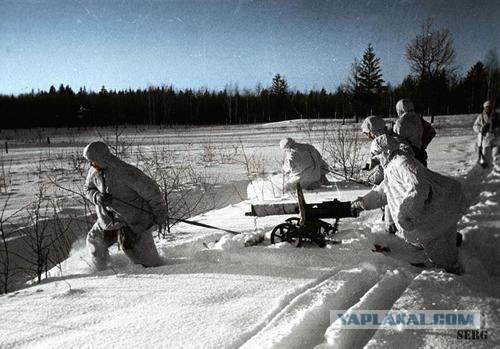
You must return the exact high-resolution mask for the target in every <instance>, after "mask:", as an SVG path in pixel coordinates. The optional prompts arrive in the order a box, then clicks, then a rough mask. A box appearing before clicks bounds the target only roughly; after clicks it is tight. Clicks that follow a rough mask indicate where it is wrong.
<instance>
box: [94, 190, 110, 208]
mask: <svg viewBox="0 0 500 349" xmlns="http://www.w3.org/2000/svg"><path fill="white" fill-rule="evenodd" d="M112 201H113V197H112V196H111V194H110V193H98V194H97V203H98V204H99V205H101V206H109V205H110V204H111V202H112Z"/></svg>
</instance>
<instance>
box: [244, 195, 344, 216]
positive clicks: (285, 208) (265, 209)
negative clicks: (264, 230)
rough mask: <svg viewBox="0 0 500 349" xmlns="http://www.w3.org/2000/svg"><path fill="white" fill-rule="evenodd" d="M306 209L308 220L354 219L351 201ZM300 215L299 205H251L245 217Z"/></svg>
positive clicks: (323, 203)
mask: <svg viewBox="0 0 500 349" xmlns="http://www.w3.org/2000/svg"><path fill="white" fill-rule="evenodd" d="M305 209H306V217H307V219H318V218H345V217H354V216H353V214H352V212H351V202H350V201H339V200H337V199H335V200H333V201H325V202H322V203H318V204H306V205H305ZM298 213H299V205H297V204H294V203H284V204H261V205H251V210H250V212H247V213H245V215H246V216H256V217H266V216H275V215H288V214H298Z"/></svg>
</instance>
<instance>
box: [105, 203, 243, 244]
mask: <svg viewBox="0 0 500 349" xmlns="http://www.w3.org/2000/svg"><path fill="white" fill-rule="evenodd" d="M113 200H116V201H119V202H121V203H123V204H125V205H128V206H130V207H133V208H135V209H136V210H140V211H143V212H146V213H150V214H151V213H152V212H149V211H148V210H145V209H143V208H141V207H137V206H135V205H132V204H131V203H128V202H126V201H123V200H121V199H119V198H117V197H113ZM167 219H169V220H172V221H177V222H182V223H186V224H190V225H194V226H197V227H203V228H207V229H214V230H220V231H223V232H226V233H230V234H234V235H238V234H242V232H237V231H234V230H229V229H224V228H219V227H215V226H213V225H210V224H205V223H200V222H195V221H190V220H187V219H182V218H175V217H167Z"/></svg>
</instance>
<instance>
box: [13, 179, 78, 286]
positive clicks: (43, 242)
mask: <svg viewBox="0 0 500 349" xmlns="http://www.w3.org/2000/svg"><path fill="white" fill-rule="evenodd" d="M26 211H27V217H28V218H27V229H25V230H24V232H23V234H22V235H21V238H22V241H23V242H24V245H25V247H26V250H25V253H26V257H25V261H26V265H25V267H24V273H25V274H27V275H29V276H30V277H31V276H33V277H35V278H36V280H37V282H41V281H42V276H43V275H44V274H45V276H47V273H48V270H49V269H50V268H51V267H53V266H54V265H56V264H58V263H60V262H61V261H62V260H63V259H64V258H65V257H66V256H67V255H68V253H69V251H70V249H71V241H70V240H68V234H67V233H68V230H69V227H70V225H69V221H63V220H62V219H60V217H59V214H58V210H57V206H56V205H55V203H54V200H53V199H51V198H50V197H48V196H47V195H46V186H45V185H40V186H39V188H38V193H37V194H36V195H35V198H34V200H33V201H32V202H31V204H30V205H29V206H28V207H27V209H26Z"/></svg>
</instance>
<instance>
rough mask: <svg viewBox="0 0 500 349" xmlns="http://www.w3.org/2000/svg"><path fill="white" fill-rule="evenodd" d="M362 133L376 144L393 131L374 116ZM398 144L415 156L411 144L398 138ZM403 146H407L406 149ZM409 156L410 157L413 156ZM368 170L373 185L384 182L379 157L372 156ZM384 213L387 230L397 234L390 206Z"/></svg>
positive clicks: (370, 117) (369, 119) (370, 118)
mask: <svg viewBox="0 0 500 349" xmlns="http://www.w3.org/2000/svg"><path fill="white" fill-rule="evenodd" d="M361 131H362V132H363V133H364V134H365V135H366V136H367V137H368V138H369V139H371V140H372V142H374V139H375V138H377V137H379V136H382V135H392V131H390V130H388V129H387V126H386V125H385V121H384V119H382V118H380V117H378V116H375V115H372V116H368V117H367V118H366V119H365V120H363V123H362V124H361ZM394 138H395V139H396V140H397V141H398V142H400V143H402V149H405V151H406V152H408V153H411V154H413V152H412V151H411V149H410V146H409V144H408V143H407V142H406V141H404V140H402V139H399V138H397V137H394ZM403 145H406V147H404V146H403ZM411 154H408V155H411ZM366 169H367V170H369V174H368V182H369V183H370V184H372V185H379V184H380V183H382V181H383V180H384V169H383V167H382V165H381V164H380V161H379V160H378V157H377V156H372V157H371V159H370V163H369V164H367V166H366ZM382 209H383V211H384V222H385V230H386V232H387V233H389V234H395V233H396V232H397V230H398V229H397V227H396V225H395V224H394V220H393V219H392V215H391V211H390V208H389V206H388V205H385V207H383V208H382Z"/></svg>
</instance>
